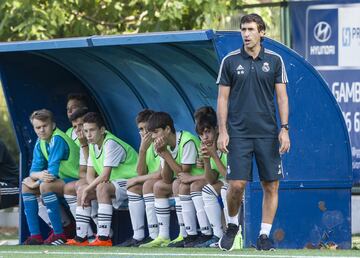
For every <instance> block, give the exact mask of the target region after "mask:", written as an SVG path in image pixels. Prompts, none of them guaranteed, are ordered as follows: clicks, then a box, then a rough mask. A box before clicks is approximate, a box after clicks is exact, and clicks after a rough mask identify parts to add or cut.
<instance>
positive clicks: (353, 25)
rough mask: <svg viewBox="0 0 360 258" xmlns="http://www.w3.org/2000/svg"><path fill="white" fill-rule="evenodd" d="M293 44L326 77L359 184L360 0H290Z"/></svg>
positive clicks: (355, 180) (356, 181)
mask: <svg viewBox="0 0 360 258" xmlns="http://www.w3.org/2000/svg"><path fill="white" fill-rule="evenodd" d="M289 5H290V13H291V27H292V48H293V49H294V50H296V51H297V52H298V53H299V54H301V55H303V56H304V57H305V58H306V59H307V61H309V62H310V63H311V64H312V65H313V66H314V67H315V68H316V69H317V70H318V71H319V72H320V73H321V75H322V76H323V77H324V79H325V80H326V81H327V83H328V86H329V88H330V90H331V92H332V93H333V95H334V97H335V98H336V100H337V102H338V103H339V105H340V107H341V109H342V113H343V116H344V119H345V122H346V126H347V129H348V132H349V135H350V139H351V145H352V147H351V151H352V168H353V172H354V184H356V185H359V184H360V109H359V103H360V76H359V75H360V15H359V14H360V4H359V1H311V2H290V4H289Z"/></svg>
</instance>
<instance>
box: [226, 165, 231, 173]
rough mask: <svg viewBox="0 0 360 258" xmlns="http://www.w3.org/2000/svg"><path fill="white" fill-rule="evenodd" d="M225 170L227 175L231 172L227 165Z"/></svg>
mask: <svg viewBox="0 0 360 258" xmlns="http://www.w3.org/2000/svg"><path fill="white" fill-rule="evenodd" d="M226 172H227V173H228V175H229V174H230V173H231V169H230V166H229V165H228V166H227V169H226Z"/></svg>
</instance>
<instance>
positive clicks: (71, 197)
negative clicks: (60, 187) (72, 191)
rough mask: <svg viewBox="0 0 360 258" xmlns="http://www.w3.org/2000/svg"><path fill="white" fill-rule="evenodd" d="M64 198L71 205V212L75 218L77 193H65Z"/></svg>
mask: <svg viewBox="0 0 360 258" xmlns="http://www.w3.org/2000/svg"><path fill="white" fill-rule="evenodd" d="M64 198H65V200H66V202H67V204H68V205H69V208H70V212H71V214H72V215H73V217H74V219H76V207H77V200H76V195H68V194H64Z"/></svg>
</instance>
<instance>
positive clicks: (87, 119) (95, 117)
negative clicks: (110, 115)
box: [84, 112, 105, 128]
mask: <svg viewBox="0 0 360 258" xmlns="http://www.w3.org/2000/svg"><path fill="white" fill-rule="evenodd" d="M84 123H94V124H96V125H97V126H98V127H99V128H101V127H105V123H104V120H103V119H102V117H101V115H100V114H99V113H96V112H88V113H87V114H86V115H85V116H84Z"/></svg>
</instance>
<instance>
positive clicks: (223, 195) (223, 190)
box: [220, 184, 229, 225]
mask: <svg viewBox="0 0 360 258" xmlns="http://www.w3.org/2000/svg"><path fill="white" fill-rule="evenodd" d="M228 187H229V185H228V184H225V185H223V186H222V187H221V191H220V194H221V200H222V202H223V205H224V208H223V209H224V217H225V222H226V225H227V224H229V210H228V206H227V199H226V196H227V189H228Z"/></svg>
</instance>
